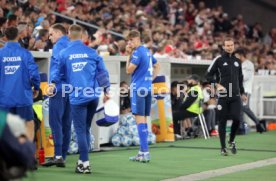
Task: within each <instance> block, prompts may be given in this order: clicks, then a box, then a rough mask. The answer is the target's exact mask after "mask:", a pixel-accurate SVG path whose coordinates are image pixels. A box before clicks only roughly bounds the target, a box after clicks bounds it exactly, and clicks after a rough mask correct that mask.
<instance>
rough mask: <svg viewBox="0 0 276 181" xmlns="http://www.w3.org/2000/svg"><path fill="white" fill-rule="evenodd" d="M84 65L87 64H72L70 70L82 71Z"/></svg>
mask: <svg viewBox="0 0 276 181" xmlns="http://www.w3.org/2000/svg"><path fill="white" fill-rule="evenodd" d="M86 64H87V62H77V63H72V70H73V72H79V71H82V69H83V68H84V67H85V65H86Z"/></svg>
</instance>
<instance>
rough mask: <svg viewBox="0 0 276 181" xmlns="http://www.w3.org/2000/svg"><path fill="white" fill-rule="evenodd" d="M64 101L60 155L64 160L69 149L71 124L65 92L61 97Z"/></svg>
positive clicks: (67, 96) (67, 97)
mask: <svg viewBox="0 0 276 181" xmlns="http://www.w3.org/2000/svg"><path fill="white" fill-rule="evenodd" d="M63 101H64V114H63V117H62V133H63V140H62V157H63V159H64V160H65V159H66V154H67V151H68V149H69V145H70V141H71V125H72V116H71V109H70V102H69V95H67V94H66V97H65V98H63Z"/></svg>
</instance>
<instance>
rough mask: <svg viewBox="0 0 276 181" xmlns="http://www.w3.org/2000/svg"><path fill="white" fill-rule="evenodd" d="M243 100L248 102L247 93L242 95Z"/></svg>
mask: <svg viewBox="0 0 276 181" xmlns="http://www.w3.org/2000/svg"><path fill="white" fill-rule="evenodd" d="M241 99H242V102H247V99H248V97H247V96H246V95H245V94H242V96H241Z"/></svg>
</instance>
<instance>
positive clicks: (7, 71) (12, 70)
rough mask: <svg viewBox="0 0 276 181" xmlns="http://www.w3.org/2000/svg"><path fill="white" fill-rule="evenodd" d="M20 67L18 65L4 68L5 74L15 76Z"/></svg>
mask: <svg viewBox="0 0 276 181" xmlns="http://www.w3.org/2000/svg"><path fill="white" fill-rule="evenodd" d="M19 67H20V66H19V65H16V66H5V67H4V68H5V74H6V75H7V74H14V73H15V72H16V71H17V70H18V68H19Z"/></svg>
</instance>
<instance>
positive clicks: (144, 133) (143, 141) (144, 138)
mask: <svg viewBox="0 0 276 181" xmlns="http://www.w3.org/2000/svg"><path fill="white" fill-rule="evenodd" d="M147 127H148V126H147V123H140V124H138V125H137V129H138V134H139V138H140V151H141V152H148V151H149V147H148V129H147Z"/></svg>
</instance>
